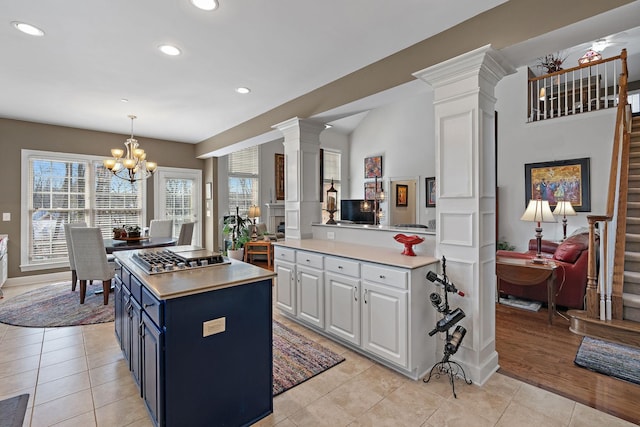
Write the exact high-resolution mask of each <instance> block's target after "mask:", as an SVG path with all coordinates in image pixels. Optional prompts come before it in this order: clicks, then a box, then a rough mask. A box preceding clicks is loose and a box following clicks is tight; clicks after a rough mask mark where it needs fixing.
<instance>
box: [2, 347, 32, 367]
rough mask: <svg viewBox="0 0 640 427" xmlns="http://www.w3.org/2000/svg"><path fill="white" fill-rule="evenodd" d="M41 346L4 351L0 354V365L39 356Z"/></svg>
mask: <svg viewBox="0 0 640 427" xmlns="http://www.w3.org/2000/svg"><path fill="white" fill-rule="evenodd" d="M41 349H42V344H29V345H25V346H21V347H14V348H9V349H6V350H5V349H4V348H3V350H2V351H1V352H0V363H5V362H12V361H14V360H17V359H21V358H23V357H31V356H39V355H40V350H41Z"/></svg>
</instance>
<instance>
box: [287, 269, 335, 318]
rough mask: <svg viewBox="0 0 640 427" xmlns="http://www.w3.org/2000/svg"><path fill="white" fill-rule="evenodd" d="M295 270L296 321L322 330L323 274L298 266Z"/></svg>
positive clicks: (319, 271)
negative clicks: (296, 278)
mask: <svg viewBox="0 0 640 427" xmlns="http://www.w3.org/2000/svg"><path fill="white" fill-rule="evenodd" d="M296 269H297V271H296V272H297V274H298V287H297V289H296V292H297V297H298V299H297V303H298V319H300V320H304V321H305V322H308V323H310V324H312V325H314V326H317V327H318V328H324V280H323V277H324V273H323V272H322V271H321V270H317V269H315V268H310V267H306V266H304V265H299V264H298V265H297V266H296ZM278 277H279V276H278Z"/></svg>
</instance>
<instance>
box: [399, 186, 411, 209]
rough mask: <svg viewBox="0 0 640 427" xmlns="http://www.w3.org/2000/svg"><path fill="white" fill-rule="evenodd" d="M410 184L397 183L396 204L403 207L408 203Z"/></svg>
mask: <svg viewBox="0 0 640 427" xmlns="http://www.w3.org/2000/svg"><path fill="white" fill-rule="evenodd" d="M408 193H409V186H408V185H404V184H396V206H398V207H402V206H407V205H408V201H407V199H408V196H409V194H408Z"/></svg>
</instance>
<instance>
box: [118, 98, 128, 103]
mask: <svg viewBox="0 0 640 427" xmlns="http://www.w3.org/2000/svg"><path fill="white" fill-rule="evenodd" d="M120 101H122V102H129V100H128V99H127V98H122V99H121V100H120Z"/></svg>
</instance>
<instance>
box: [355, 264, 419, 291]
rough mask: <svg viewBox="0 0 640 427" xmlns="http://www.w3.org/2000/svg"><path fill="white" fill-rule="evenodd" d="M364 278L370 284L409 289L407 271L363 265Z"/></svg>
mask: <svg viewBox="0 0 640 427" xmlns="http://www.w3.org/2000/svg"><path fill="white" fill-rule="evenodd" d="M362 278H363V279H365V280H368V281H370V282H375V283H381V284H383V285H387V286H393V287H394V288H399V289H407V280H408V273H407V271H405V270H397V269H394V268H390V267H382V266H379V265H374V264H363V265H362Z"/></svg>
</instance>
